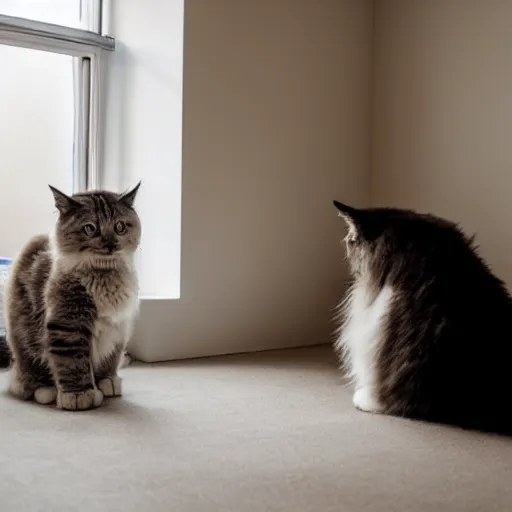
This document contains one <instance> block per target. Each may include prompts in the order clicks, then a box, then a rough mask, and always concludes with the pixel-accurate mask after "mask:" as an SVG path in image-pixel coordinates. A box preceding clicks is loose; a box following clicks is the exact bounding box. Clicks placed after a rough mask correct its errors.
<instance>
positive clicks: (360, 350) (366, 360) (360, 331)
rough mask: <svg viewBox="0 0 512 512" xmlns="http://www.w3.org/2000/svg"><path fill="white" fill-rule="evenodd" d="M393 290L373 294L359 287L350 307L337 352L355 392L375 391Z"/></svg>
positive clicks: (349, 304)
mask: <svg viewBox="0 0 512 512" xmlns="http://www.w3.org/2000/svg"><path fill="white" fill-rule="evenodd" d="M392 298H393V290H392V289H391V288H390V287H388V286H384V287H383V288H382V289H381V290H380V291H379V292H378V293H377V294H375V293H371V291H370V288H369V287H368V286H367V285H366V283H364V282H361V283H356V284H355V286H354V288H353V290H352V293H351V296H350V298H349V301H348V304H347V317H346V321H345V324H344V325H343V327H342V329H341V332H340V337H339V340H338V348H339V349H342V350H343V353H344V357H345V358H347V364H348V367H349V368H350V373H351V377H352V378H353V379H354V382H355V386H356V390H358V389H361V388H367V389H368V388H369V389H372V388H374V384H375V364H376V358H377V352H378V350H379V346H380V343H381V341H382V332H383V329H382V325H383V321H384V320H385V319H386V316H387V313H388V311H389V306H390V303H391V300H392Z"/></svg>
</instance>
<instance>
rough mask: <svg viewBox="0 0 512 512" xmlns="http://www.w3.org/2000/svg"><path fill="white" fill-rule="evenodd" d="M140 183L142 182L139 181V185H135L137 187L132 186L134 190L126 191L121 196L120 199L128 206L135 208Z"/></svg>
mask: <svg viewBox="0 0 512 512" xmlns="http://www.w3.org/2000/svg"><path fill="white" fill-rule="evenodd" d="M140 184H141V182H140V181H139V183H137V185H135V187H134V188H132V190H130V191H129V192H125V193H124V194H121V196H120V197H119V201H120V202H121V203H123V204H125V205H126V206H128V207H130V208H133V203H134V202H135V198H136V197H137V192H138V191H139V187H140Z"/></svg>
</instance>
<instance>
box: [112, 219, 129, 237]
mask: <svg viewBox="0 0 512 512" xmlns="http://www.w3.org/2000/svg"><path fill="white" fill-rule="evenodd" d="M115 228H116V233H117V234H118V235H122V234H123V233H124V232H125V231H126V223H125V222H123V221H122V220H120V221H119V222H117V223H116V226H115Z"/></svg>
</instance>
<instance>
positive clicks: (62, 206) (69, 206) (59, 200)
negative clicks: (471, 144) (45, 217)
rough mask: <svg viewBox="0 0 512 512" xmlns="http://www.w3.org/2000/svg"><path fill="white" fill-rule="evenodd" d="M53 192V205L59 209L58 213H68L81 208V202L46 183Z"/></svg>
mask: <svg viewBox="0 0 512 512" xmlns="http://www.w3.org/2000/svg"><path fill="white" fill-rule="evenodd" d="M48 186H49V187H50V190H51V191H52V194H53V199H54V200H55V207H56V208H57V210H59V212H60V213H70V212H71V211H73V210H77V209H79V208H81V206H82V205H81V203H79V202H78V201H76V200H75V199H73V198H72V197H69V196H67V195H66V194H64V192H61V191H60V190H58V189H56V188H55V187H52V186H51V185H48Z"/></svg>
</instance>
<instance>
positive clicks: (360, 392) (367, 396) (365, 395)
mask: <svg viewBox="0 0 512 512" xmlns="http://www.w3.org/2000/svg"><path fill="white" fill-rule="evenodd" d="M352 402H353V404H354V406H355V407H356V408H357V409H359V410H360V411H364V412H373V413H378V412H381V410H382V408H381V407H380V405H379V401H378V400H377V398H376V396H375V392H374V390H373V389H372V388H371V387H369V386H365V387H362V388H359V389H356V391H355V393H354V396H353V397H352Z"/></svg>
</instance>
